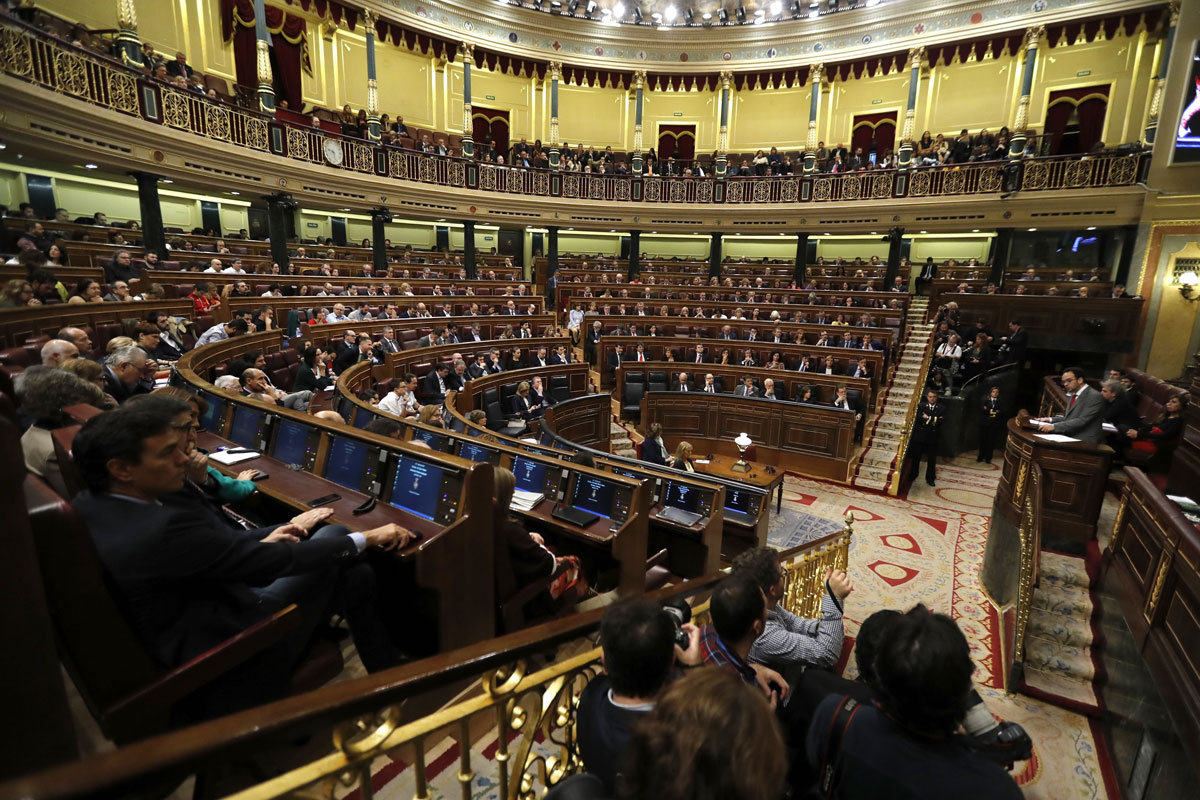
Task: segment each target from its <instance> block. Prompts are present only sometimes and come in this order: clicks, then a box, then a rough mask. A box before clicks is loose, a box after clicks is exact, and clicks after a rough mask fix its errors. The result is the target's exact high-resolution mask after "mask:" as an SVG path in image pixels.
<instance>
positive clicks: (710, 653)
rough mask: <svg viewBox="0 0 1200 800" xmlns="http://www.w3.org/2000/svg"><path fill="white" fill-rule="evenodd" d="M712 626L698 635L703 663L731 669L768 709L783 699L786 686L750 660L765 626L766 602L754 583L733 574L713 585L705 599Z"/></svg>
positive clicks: (780, 679) (776, 705) (769, 670)
mask: <svg viewBox="0 0 1200 800" xmlns="http://www.w3.org/2000/svg"><path fill="white" fill-rule="evenodd" d="M709 613H710V614H711V615H712V624H711V625H705V626H704V628H703V630H701V632H700V653H701V657H702V658H703V659H704V663H705V664H708V665H711V666H716V667H721V668H723V669H728V670H732V671H733V672H736V673H737V674H738V675H739V676H741V678H742V680H744V681H745V682H746V683H750V684H754V685H757V686H758V687H759V688H761V689H762V690H763V692H765V693H766V695H767V700H768V701H769V702H770V703H771V708H773V709H774V708H778V707H779V705H780V704H781V703H783V702H785V701H786V700H787V696H788V685H787V681H785V680H784V679H783V676H782V675H780V674H779V673H778V672H776V671H775V670H773V669H771V668H770V667H768V666H765V665H763V664H754V663H751V661H750V649H751V648H752V647H753V646H754V643H755V642H756V641H757V640H758V637H760V636H762V633H763V631H764V630H766V627H767V599H766V597H764V596H763V592H762V589H760V588H758V583H757V582H755V581H754V580H753V579H751V578H750V577H748V576H746V575H744V574H742V575H739V574H736V573H735V574H733V575H730V576H729V577H728V578H725V579H724V580H722V581H721V582H720V583H718V584H717V586H716V588H715V589H713V593H712V598H711V599H710V600H709Z"/></svg>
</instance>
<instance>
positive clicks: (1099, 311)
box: [942, 293, 1145, 353]
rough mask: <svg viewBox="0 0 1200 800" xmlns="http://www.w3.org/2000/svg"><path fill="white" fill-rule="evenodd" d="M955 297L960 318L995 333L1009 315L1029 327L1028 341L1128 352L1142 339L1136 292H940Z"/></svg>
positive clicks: (1036, 345)
mask: <svg viewBox="0 0 1200 800" xmlns="http://www.w3.org/2000/svg"><path fill="white" fill-rule="evenodd" d="M951 300H953V301H954V302H956V303H958V311H959V318H960V319H963V320H967V321H970V322H978V321H979V320H983V322H984V324H985V325H986V326H987V327H988V328H990V329H991V330H993V331H996V332H998V333H1000V332H1003V331H1006V330H1007V329H1008V323H1009V321H1010V320H1014V319H1016V320H1020V321H1021V327H1023V328H1024V329H1025V330H1027V331H1029V346H1030V347H1033V348H1042V349H1047V350H1078V351H1083V352H1088V353H1132V352H1135V351H1136V350H1137V345H1138V342H1139V341H1140V340H1141V335H1142V332H1141V327H1140V325H1139V319H1140V318H1141V314H1142V305H1143V303H1144V302H1145V301H1143V300H1141V299H1140V298H1130V299H1123V300H1113V299H1111V298H1091V297H1089V298H1086V299H1085V298H1079V297H1061V296H1059V297H1047V296H1045V295H1028V294H1025V295H1016V294H993V295H987V294H955V293H950V294H945V295H943V296H942V302H943V303H945V302H949V301H951Z"/></svg>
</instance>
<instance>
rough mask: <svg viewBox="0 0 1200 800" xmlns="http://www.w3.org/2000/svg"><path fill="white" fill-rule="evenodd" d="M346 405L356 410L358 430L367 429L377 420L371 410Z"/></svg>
mask: <svg viewBox="0 0 1200 800" xmlns="http://www.w3.org/2000/svg"><path fill="white" fill-rule="evenodd" d="M346 405H347V406H348V407H350V408H352V409H356V410H355V412H354V427H356V428H365V427H367V426H368V425H370V424H371V420H373V419H375V412H374V411H372V410H371V409H369V408H358V407H357V406H355V405H353V404H352V403H346Z"/></svg>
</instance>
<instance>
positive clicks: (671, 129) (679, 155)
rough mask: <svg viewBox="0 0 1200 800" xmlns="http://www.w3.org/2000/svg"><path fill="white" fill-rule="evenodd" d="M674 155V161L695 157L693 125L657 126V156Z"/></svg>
mask: <svg viewBox="0 0 1200 800" xmlns="http://www.w3.org/2000/svg"><path fill="white" fill-rule="evenodd" d="M669 156H675V160H676V161H692V160H694V159H695V158H696V126H695V125H660V126H659V127H658V157H659V159H666V158H667V157H669Z"/></svg>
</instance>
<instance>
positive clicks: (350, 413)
mask: <svg viewBox="0 0 1200 800" xmlns="http://www.w3.org/2000/svg"><path fill="white" fill-rule="evenodd" d="M337 402H338V405H337V412H338V413H339V414H341V415H342V419H344V420H346V424H347V425H349V424H350V420H352V419H354V409H355V405H354V403H351V402H350V401H349V400H347V399H346V398H344V397H341V396H339V397H338V400H337Z"/></svg>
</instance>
